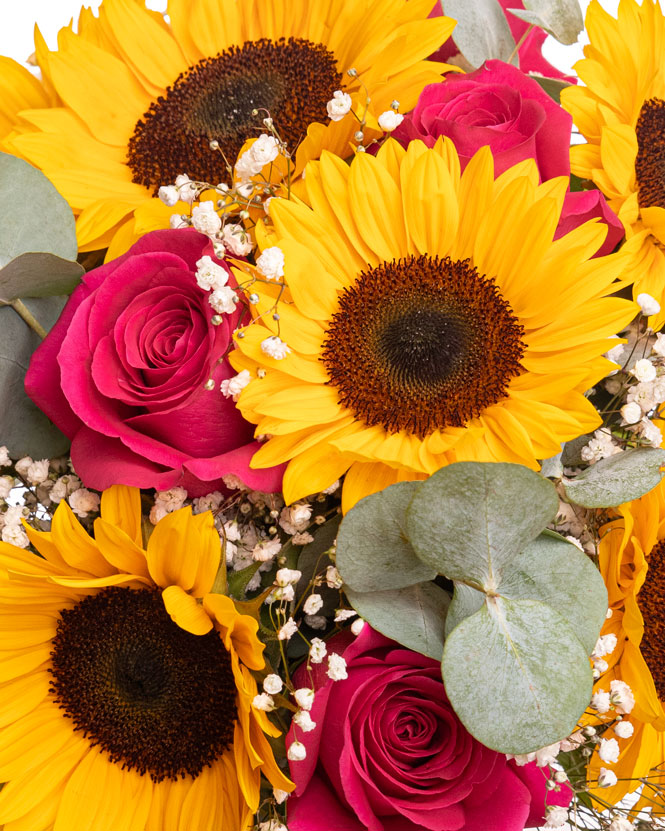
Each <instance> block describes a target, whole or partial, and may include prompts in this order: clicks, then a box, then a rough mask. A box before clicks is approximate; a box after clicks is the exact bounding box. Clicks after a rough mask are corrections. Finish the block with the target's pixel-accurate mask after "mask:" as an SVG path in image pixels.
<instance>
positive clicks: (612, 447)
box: [580, 428, 621, 463]
mask: <svg viewBox="0 0 665 831" xmlns="http://www.w3.org/2000/svg"><path fill="white" fill-rule="evenodd" d="M616 453H621V448H620V447H619V445H617V444H615V442H614V441H613V439H612V435H611V433H610V432H609V431H608V430H604V429H602V428H601V429H599V430H596V432H595V433H594V434H593V438H592V439H591V440H590V441H589V443H588V444H587V445H586V446H585V447H583V448H582V450H581V451H580V456H581V457H582V459H583V460H584V461H585V462H589V463H593V462H598V461H600V460H601V459H606V458H607V457H608V456H613V455H615V454H616Z"/></svg>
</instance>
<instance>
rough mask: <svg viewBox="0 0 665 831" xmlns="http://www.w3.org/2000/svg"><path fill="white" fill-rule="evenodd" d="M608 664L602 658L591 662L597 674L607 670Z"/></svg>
mask: <svg viewBox="0 0 665 831" xmlns="http://www.w3.org/2000/svg"><path fill="white" fill-rule="evenodd" d="M608 666H609V664H608V663H607V661H606V660H604V659H603V658H599V659H598V660H597V661H594V662H593V668H594V669H595V670H596V671H597V672H598V674H599V675H602V674H603V673H604V672H607V668H608Z"/></svg>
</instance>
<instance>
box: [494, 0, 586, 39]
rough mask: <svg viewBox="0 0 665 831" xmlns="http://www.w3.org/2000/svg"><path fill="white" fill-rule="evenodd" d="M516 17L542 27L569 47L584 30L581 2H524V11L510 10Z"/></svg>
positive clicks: (557, 0)
mask: <svg viewBox="0 0 665 831" xmlns="http://www.w3.org/2000/svg"><path fill="white" fill-rule="evenodd" d="M508 11H509V12H510V13H511V14H514V15H515V17H519V18H521V19H522V20H526V22H527V23H533V24H534V25H535V26H540V28H541V29H544V30H545V31H546V32H547V33H548V34H549V35H552V37H553V38H555V39H556V40H558V41H559V43H564V44H566V45H567V46H570V45H571V44H573V43H575V42H576V41H577V37H578V35H579V33H580V32H581V31H582V29H583V28H584V18H583V16H582V9H581V8H580V4H579V0H524V9H508Z"/></svg>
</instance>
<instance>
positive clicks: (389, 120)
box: [379, 110, 404, 133]
mask: <svg viewBox="0 0 665 831" xmlns="http://www.w3.org/2000/svg"><path fill="white" fill-rule="evenodd" d="M403 121H404V116H403V115H402V114H401V113H396V112H395V110H386V111H385V112H384V113H381V115H380V116H379V127H380V128H381V129H382V130H383V132H384V133H392V131H393V130H394V129H395V128H396V127H399V125H400V124H401V123H402V122H403Z"/></svg>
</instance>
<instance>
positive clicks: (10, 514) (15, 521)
mask: <svg viewBox="0 0 665 831" xmlns="http://www.w3.org/2000/svg"><path fill="white" fill-rule="evenodd" d="M28 514H29V511H28V509H27V508H26V509H25V511H24V509H23V506H22V505H10V506H9V508H7V510H6V511H5V513H4V515H3V516H4V519H5V525H15V526H16V527H18V528H21V527H22V526H21V520H22V519H23V518H24V517H27V516H28Z"/></svg>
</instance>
